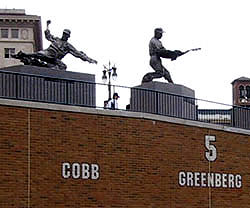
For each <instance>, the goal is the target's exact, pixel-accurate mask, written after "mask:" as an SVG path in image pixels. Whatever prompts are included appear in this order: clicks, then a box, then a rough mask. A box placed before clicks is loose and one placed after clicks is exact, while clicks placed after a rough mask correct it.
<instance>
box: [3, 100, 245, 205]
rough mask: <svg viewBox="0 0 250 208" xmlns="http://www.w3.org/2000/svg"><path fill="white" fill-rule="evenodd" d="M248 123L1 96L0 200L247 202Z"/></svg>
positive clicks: (10, 202) (22, 202) (25, 202)
mask: <svg viewBox="0 0 250 208" xmlns="http://www.w3.org/2000/svg"><path fill="white" fill-rule="evenodd" d="M249 152H250V131H249V130H244V129H237V128H230V127H225V126H219V125H215V124H206V123H201V122H196V121H188V120H183V119H178V118H170V117H166V116H159V115H151V114H146V113H134V112H128V111H115V110H102V109H94V108H84V107H76V106H66V105H56V104H46V103H35V102H26V101H14V100H7V99H0V154H1V157H0V165H1V169H0V207H4V208H9V207H11V208H12V207H15V208H16V207H28V208H30V207H38V208H39V207H41V208H44V207H53V208H56V207H58V208H59V207H60V208H61V207H133V208H143V207H146V208H156V207H157V208H161V207H164V208H165V207H173V208H183V207H185V208H189V207H190V208H212V207H220V208H222V207H225V208H226V207H231V208H236V207H237V208H239V207H242V208H248V207H250V203H249V201H250V196H249V193H250V156H249Z"/></svg>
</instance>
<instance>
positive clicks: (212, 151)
mask: <svg viewBox="0 0 250 208" xmlns="http://www.w3.org/2000/svg"><path fill="white" fill-rule="evenodd" d="M215 141H216V138H215V136H210V135H206V136H205V147H206V149H207V151H206V152H205V157H206V159H207V160H208V161H210V162H214V161H215V160H216V158H217V150H216V146H215V145H213V144H210V143H211V142H215Z"/></svg>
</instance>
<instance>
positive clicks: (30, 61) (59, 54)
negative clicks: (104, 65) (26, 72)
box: [12, 20, 97, 71]
mask: <svg viewBox="0 0 250 208" xmlns="http://www.w3.org/2000/svg"><path fill="white" fill-rule="evenodd" d="M50 23H51V21H50V20H48V21H47V28H46V30H45V37H46V39H47V40H49V41H50V42H51V45H50V46H49V47H48V48H47V49H45V50H41V51H38V52H36V53H32V54H26V53H24V52H22V51H19V52H18V53H17V54H15V55H12V57H13V58H16V59H20V61H21V62H23V63H24V64H25V65H35V66H42V67H48V68H52V69H59V70H64V71H65V70H66V68H67V66H66V64H64V63H63V62H62V61H61V59H62V58H63V57H64V56H65V55H66V54H68V53H70V54H72V55H73V56H75V57H77V58H80V59H81V60H83V61H88V62H89V63H94V64H97V61H96V60H94V59H91V58H89V57H88V56H87V55H86V54H85V53H83V52H82V51H78V50H76V49H75V48H74V47H73V46H72V45H71V44H70V43H68V39H69V37H70V33H71V32H70V30H68V29H65V30H63V35H62V37H61V38H58V37H54V36H53V35H51V34H50V30H49V24H50Z"/></svg>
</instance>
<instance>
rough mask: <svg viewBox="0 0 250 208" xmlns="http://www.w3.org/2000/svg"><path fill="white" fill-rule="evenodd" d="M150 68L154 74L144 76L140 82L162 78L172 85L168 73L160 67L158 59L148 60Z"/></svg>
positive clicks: (154, 57) (153, 57) (160, 63)
mask: <svg viewBox="0 0 250 208" xmlns="http://www.w3.org/2000/svg"><path fill="white" fill-rule="evenodd" d="M150 66H151V67H152V68H153V69H154V70H155V72H149V73H147V74H145V75H144V77H143V79H142V82H151V81H152V80H153V79H155V78H161V77H164V78H165V79H166V80H167V81H168V82H169V83H173V80H172V78H171V76H170V73H169V71H168V70H167V69H166V68H165V67H164V66H163V65H162V62H161V59H160V58H158V57H156V56H152V57H151V59H150Z"/></svg>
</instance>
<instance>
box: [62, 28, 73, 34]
mask: <svg viewBox="0 0 250 208" xmlns="http://www.w3.org/2000/svg"><path fill="white" fill-rule="evenodd" d="M63 33H65V34H67V35H70V33H71V32H70V30H69V29H64V30H63Z"/></svg>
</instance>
